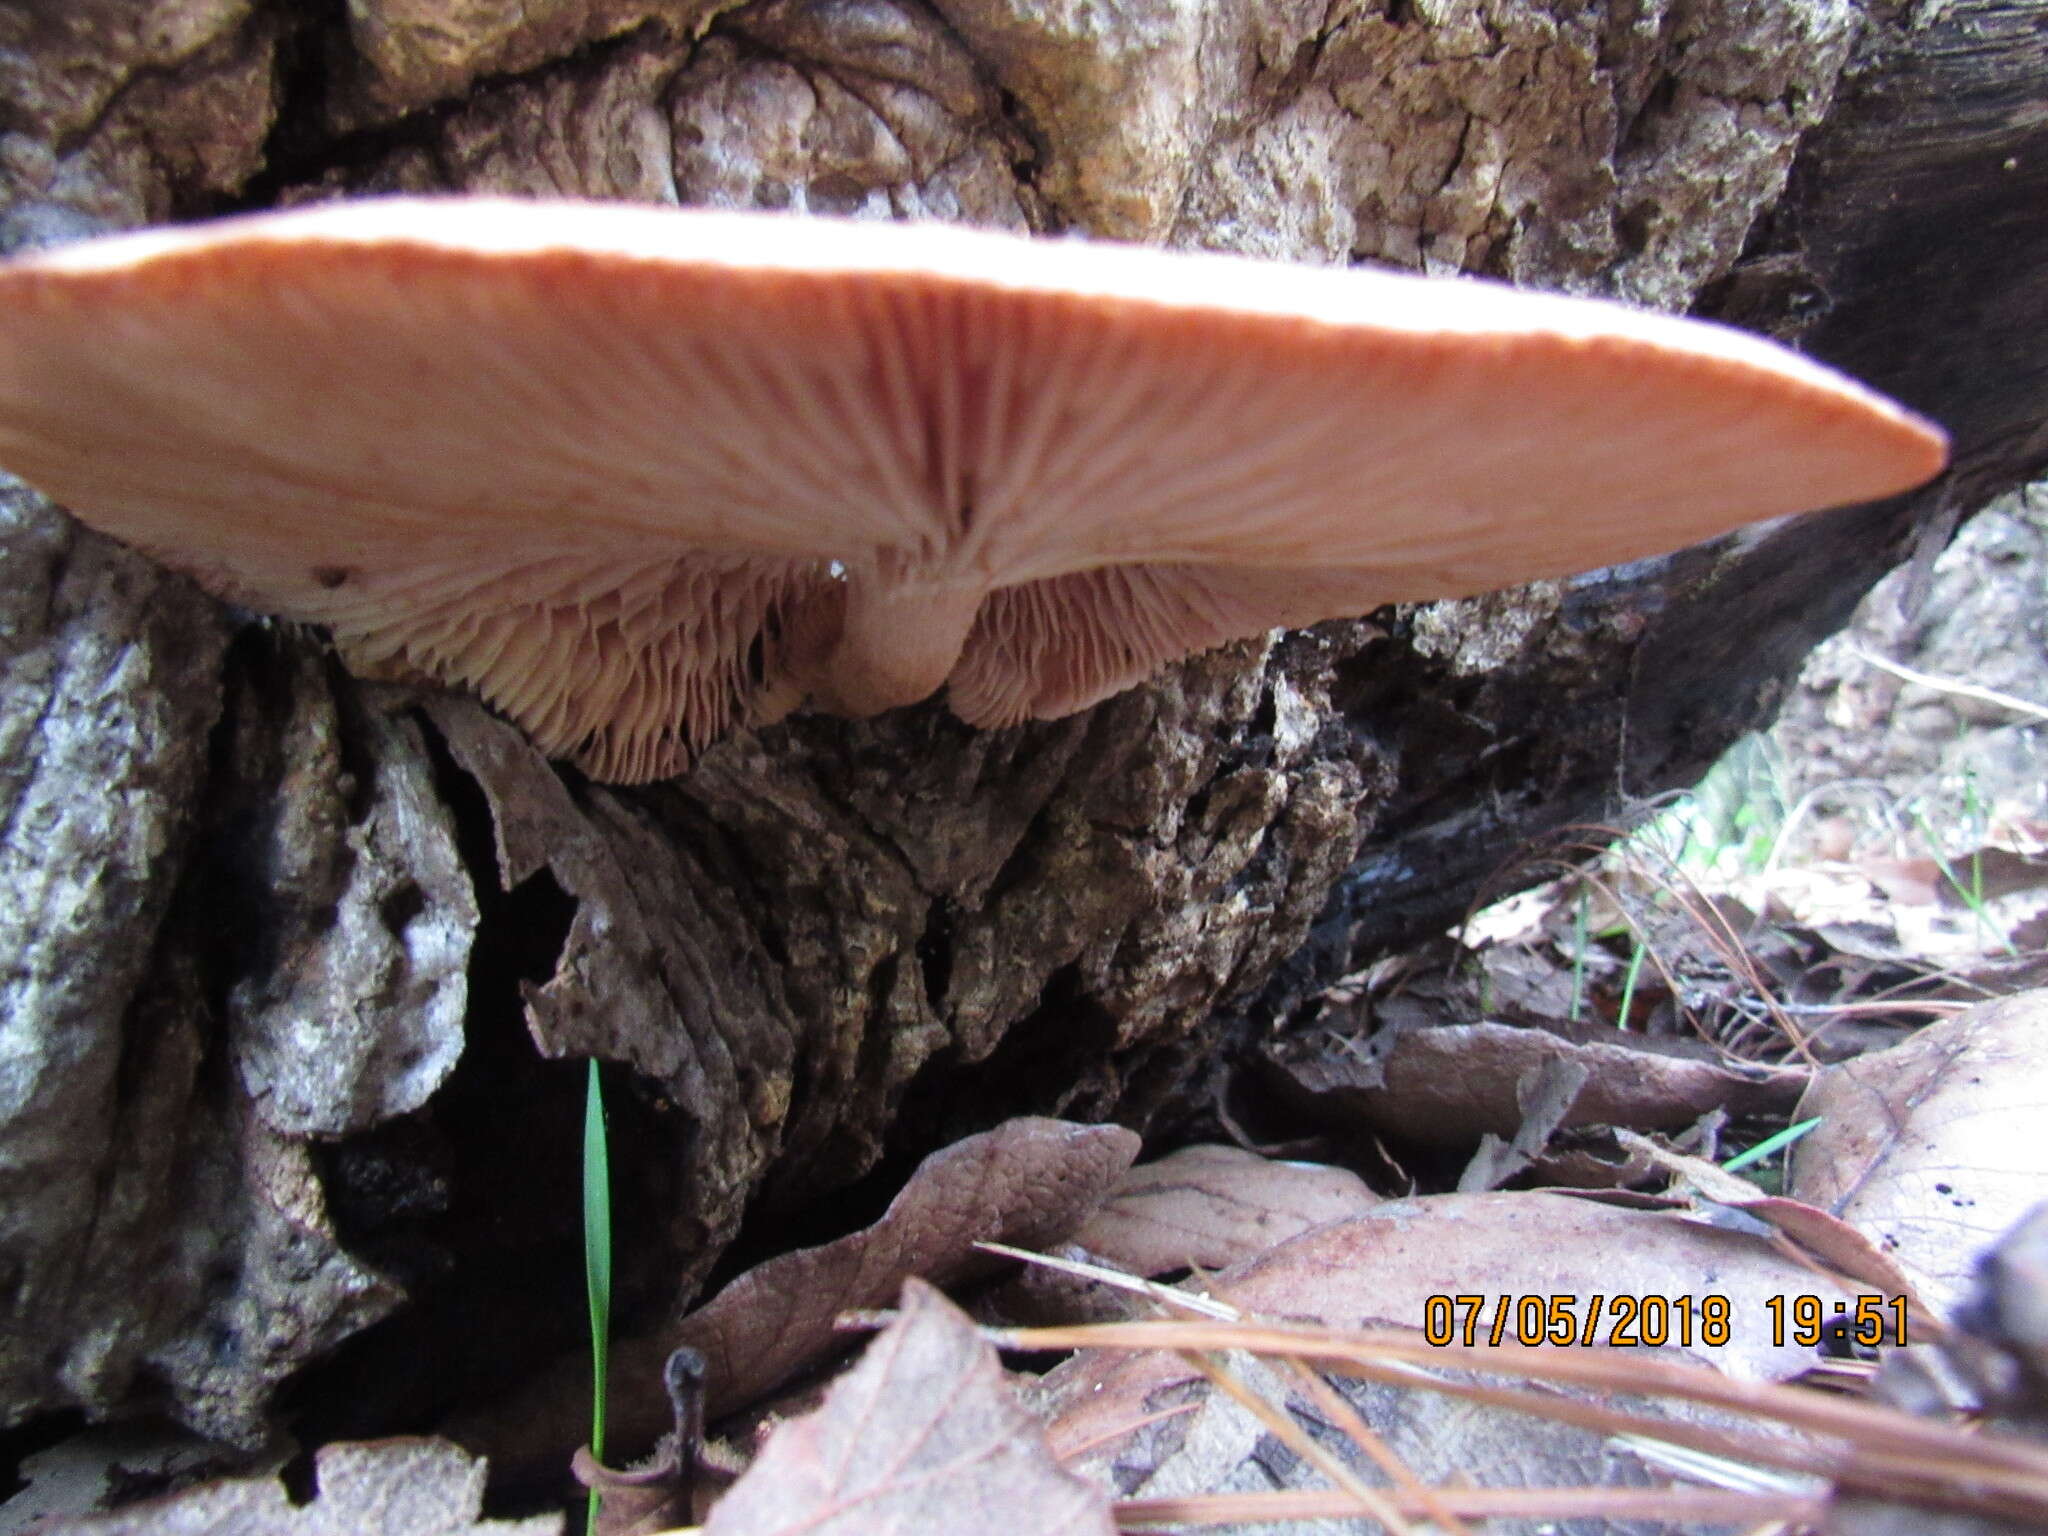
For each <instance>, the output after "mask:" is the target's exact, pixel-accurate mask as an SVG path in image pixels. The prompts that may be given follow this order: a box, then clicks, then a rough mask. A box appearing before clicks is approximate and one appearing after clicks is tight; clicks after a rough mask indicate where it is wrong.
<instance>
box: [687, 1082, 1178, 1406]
mask: <svg viewBox="0 0 2048 1536" xmlns="http://www.w3.org/2000/svg"><path fill="white" fill-rule="evenodd" d="M1138 1145H1139V1143H1138V1138H1137V1136H1136V1135H1135V1134H1133V1133H1132V1132H1130V1131H1127V1130H1124V1129H1122V1128H1121V1127H1120V1126H1114V1125H1071V1124H1068V1123H1067V1122H1065V1121H1062V1120H1046V1119H1039V1118H1033V1117H1026V1118H1022V1119H1017V1120H1010V1121H1007V1122H1005V1123H1004V1124H1002V1125H999V1126H997V1127H996V1128H995V1129H994V1130H992V1131H985V1132H983V1133H982V1134H981V1135H979V1136H970V1137H968V1138H967V1139H966V1140H965V1141H958V1142H955V1143H954V1144H953V1145H952V1146H950V1147H945V1148H942V1149H941V1150H939V1151H937V1152H934V1153H933V1154H932V1155H931V1156H930V1157H928V1158H926V1159H925V1160H924V1162H923V1163H921V1164H920V1165H919V1166H918V1169H917V1172H916V1173H914V1174H912V1175H911V1178H910V1182H909V1183H908V1184H906V1185H905V1186H904V1187H903V1191H902V1193H900V1194H899V1195H897V1197H896V1198H895V1200H893V1201H892V1202H891V1203H890V1205H889V1209H888V1210H887V1211H886V1212H885V1213H884V1214H883V1216H882V1219H881V1220H880V1221H878V1222H876V1223H875V1224H874V1225H873V1226H871V1227H868V1228H866V1229H864V1230H863V1231H860V1232H856V1233H854V1234H852V1235H851V1236H849V1237H842V1238H840V1239H839V1240H838V1241H837V1242H832V1243H826V1244H824V1245H823V1246H821V1247H817V1248H803V1249H799V1250H798V1251H796V1252H795V1253H786V1254H782V1255H781V1256H779V1257H777V1258H773V1259H770V1260H769V1261H768V1262H767V1263H765V1264H762V1265H759V1266H758V1267H756V1268H754V1269H751V1270H748V1271H747V1272H746V1273H745V1274H743V1275H741V1276H740V1277H739V1278H738V1279H737V1280H735V1281H733V1282H732V1284H730V1285H728V1286H727V1287H726V1288H725V1289H724V1290H722V1291H720V1292H719V1293H718V1295H717V1296H716V1297H715V1298H713V1300H712V1301H710V1302H709V1303H708V1304H707V1305H705V1306H703V1307H700V1308H699V1309H698V1310H697V1311H695V1312H693V1313H691V1314H690V1315H689V1316H688V1317H686V1318H685V1319H684V1320H683V1322H682V1324H681V1326H680V1327H678V1328H676V1329H674V1330H672V1331H671V1333H670V1335H669V1336H668V1337H667V1338H666V1339H664V1340H663V1341H662V1343H661V1346H660V1347H661V1354H662V1357H663V1358H664V1359H665V1358H666V1357H667V1354H668V1352H669V1351H670V1350H672V1349H675V1348H678V1347H681V1348H687V1349H694V1350H697V1351H698V1352H699V1353H701V1354H702V1355H703V1356H704V1358H705V1359H706V1361H708V1362H709V1363H710V1366H711V1376H710V1383H709V1391H708V1398H707V1407H706V1411H707V1415H708V1416H709V1417H711V1418H717V1417H719V1416H720V1415H721V1414H725V1413H729V1412H731V1411H732V1410H734V1409H736V1408H743V1407H745V1406H746V1405H747V1404H748V1403H750V1402H752V1401H754V1400H755V1399H756V1398H758V1397H760V1396H761V1395H762V1394H764V1393H766V1392H768V1391H771V1390H772V1389H773V1388H774V1387H776V1386H777V1385H779V1384H780V1383H782V1382H784V1381H787V1380H788V1379H789V1378H790V1377H791V1376H793V1375H795V1374H796V1373H797V1372H798V1371H800V1370H803V1369H804V1368H806V1367H807V1366H810V1365H814V1364H816V1363H817V1362H818V1361H819V1360H821V1359H823V1358H824V1357H825V1356H828V1355H830V1354H832V1353H834V1352H836V1351H837V1350H839V1349H841V1348H843V1347H844V1345H845V1337H844V1335H842V1334H839V1333H837V1332H835V1331H834V1328H833V1319H834V1318H836V1317H837V1316H838V1314H839V1313H841V1312H843V1311H849V1310H857V1309H860V1308H865V1307H879V1306H886V1305H887V1304H888V1303H889V1301H890V1299H891V1298H892V1297H894V1296H895V1294H896V1291H897V1287H899V1286H900V1285H901V1284H902V1283H903V1281H904V1279H905V1278H906V1277H907V1276H911V1275H920V1276H924V1277H926V1278H928V1279H931V1280H934V1281H936V1282H938V1283H940V1284H947V1283H951V1282H952V1281H954V1280H956V1279H959V1278H961V1277H963V1276H965V1275H967V1274H969V1273H971V1272H973V1271H976V1270H981V1269H987V1268H991V1267H993V1264H994V1261H991V1260H990V1259H989V1258H988V1257H987V1256H986V1255H985V1254H982V1253H981V1252H980V1251H979V1250H977V1249H976V1248H975V1246H974V1245H975V1244H976V1243H978V1242H985V1241H993V1242H1002V1243H1008V1244H1011V1245H1012V1246H1014V1247H1020V1248H1041V1247H1049V1246H1051V1245H1052V1244H1054V1243H1057V1242H1060V1241H1061V1240H1063V1239H1064V1238H1066V1237H1067V1236H1068V1235H1069V1234H1070V1233H1071V1232H1072V1231H1073V1230H1074V1228H1075V1227H1077V1226H1078V1225H1079V1224H1080V1223H1081V1222H1082V1221H1084V1220H1085V1219H1086V1218H1087V1217H1088V1215H1089V1213H1091V1212H1092V1211H1093V1210H1094V1209H1095V1208H1096V1206H1097V1205H1099V1204H1100V1203H1101V1202H1102V1200H1103V1198H1104V1197H1105V1196H1106V1195H1107V1194H1108V1193H1109V1191H1110V1190H1111V1189H1112V1188H1113V1187H1114V1186H1115V1183H1116V1180H1117V1179H1118V1177H1120V1176H1121V1175H1122V1174H1123V1172H1124V1170H1125V1169H1127V1168H1128V1167H1130V1165H1131V1161H1132V1159H1133V1158H1135V1157H1136V1156H1137V1155H1138Z"/></svg>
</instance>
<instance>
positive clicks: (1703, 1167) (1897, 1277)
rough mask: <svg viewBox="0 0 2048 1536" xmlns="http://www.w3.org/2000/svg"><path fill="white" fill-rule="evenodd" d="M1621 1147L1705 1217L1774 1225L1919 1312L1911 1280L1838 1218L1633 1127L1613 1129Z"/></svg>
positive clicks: (1842, 1270)
mask: <svg viewBox="0 0 2048 1536" xmlns="http://www.w3.org/2000/svg"><path fill="white" fill-rule="evenodd" d="M1616 1135H1617V1137H1618V1139H1619V1140H1620V1142H1621V1144H1622V1145H1623V1146H1624V1147H1627V1148H1629V1149H1630V1150H1631V1151H1637V1152H1641V1153H1642V1154H1644V1156H1645V1157H1646V1158H1647V1160H1648V1161H1649V1162H1651V1163H1652V1164H1654V1165H1655V1166H1657V1167H1659V1168H1662V1169H1663V1170H1664V1171H1665V1172H1667V1173H1670V1174H1672V1175H1673V1176H1675V1177H1676V1178H1677V1179H1679V1180H1680V1181H1681V1183H1682V1184H1683V1185H1689V1186H1690V1189H1691V1192H1692V1193H1693V1195H1694V1196H1695V1197H1696V1200H1695V1209H1697V1210H1698V1211H1699V1212H1700V1213H1701V1214H1702V1215H1703V1216H1705V1217H1706V1218H1707V1219H1708V1220H1718V1219H1722V1218H1723V1217H1725V1216H1727V1213H1730V1212H1739V1213H1740V1214H1741V1215H1742V1216H1747V1217H1749V1218H1750V1219H1751V1220H1752V1221H1755V1222H1758V1223H1761V1224H1762V1225H1763V1226H1766V1227H1771V1228H1774V1229H1776V1230H1777V1231H1778V1232H1779V1233H1781V1234H1782V1235H1784V1236H1785V1237H1788V1238H1790V1239H1791V1240H1792V1241H1793V1242H1795V1243H1797V1244H1798V1245H1799V1246H1800V1247H1802V1248H1805V1249H1806V1250H1807V1251H1808V1252H1809V1253H1811V1254H1812V1255H1813V1256H1814V1257H1815V1258H1816V1259H1818V1260H1819V1261H1820V1262H1821V1263H1823V1264H1826V1265H1827V1266H1829V1267H1830V1268H1831V1269H1833V1270H1834V1271H1835V1272H1836V1273H1837V1274H1841V1275H1846V1276H1847V1277H1848V1278H1849V1279H1851V1280H1859V1281H1861V1282H1862V1283H1863V1284H1865V1285H1870V1286H1875V1287H1877V1289H1878V1290H1880V1291H1883V1292H1884V1293H1885V1294H1887V1295H1891V1296H1904V1297H1906V1298H1908V1299H1909V1300H1910V1301H1912V1303H1913V1304H1914V1305H1915V1306H1916V1307H1919V1308H1922V1309H1923V1311H1924V1310H1925V1309H1926V1307H1927V1303H1926V1300H1925V1298H1923V1297H1921V1296H1920V1295H1919V1294H1918V1293H1917V1292H1916V1291H1915V1289H1914V1286H1913V1278H1912V1276H1910V1275H1908V1274H1907V1273H1906V1272H1905V1271H1904V1270H1902V1269H1901V1268H1899V1266H1898V1265H1897V1264H1896V1263H1894V1262H1893V1261H1892V1259H1891V1257H1890V1256H1889V1255H1888V1254H1886V1253H1885V1252H1884V1250H1883V1249H1881V1248H1879V1247H1878V1246H1877V1245H1876V1244H1875V1243H1873V1242H1871V1240H1870V1239H1869V1238H1868V1237H1867V1236H1865V1235H1864V1234H1863V1233H1862V1232H1859V1231H1858V1230H1857V1229H1856V1228H1854V1227H1852V1226H1850V1225H1849V1223H1847V1222H1846V1221H1843V1220H1841V1219H1840V1218H1838V1217H1834V1216H1830V1215H1829V1214H1828V1213H1827V1212H1826V1211H1824V1210H1821V1209H1820V1208H1819V1207H1818V1206H1814V1205H1808V1204H1807V1203H1806V1202H1805V1201H1804V1200H1792V1199H1788V1198H1787V1197H1785V1196H1784V1195H1774V1194H1771V1193H1770V1192H1769V1191H1768V1190H1765V1189H1762V1188H1760V1187H1759V1186H1757V1185H1755V1184H1752V1183H1750V1182H1749V1180H1747V1179H1745V1178H1743V1177H1742V1175H1740V1174H1737V1173H1730V1172H1728V1171H1727V1170H1726V1169H1725V1168H1723V1167H1721V1166H1720V1164H1718V1163H1710V1162H1708V1161H1707V1160H1706V1159H1704V1158H1698V1157H1688V1156H1686V1155H1685V1154H1684V1153H1680V1152H1673V1151H1672V1150H1670V1148H1668V1147H1661V1146H1659V1145H1657V1143H1655V1142H1653V1141H1651V1140H1650V1138H1649V1137H1647V1136H1638V1135H1636V1134H1635V1133H1634V1132H1632V1131H1620V1132H1617V1133H1616Z"/></svg>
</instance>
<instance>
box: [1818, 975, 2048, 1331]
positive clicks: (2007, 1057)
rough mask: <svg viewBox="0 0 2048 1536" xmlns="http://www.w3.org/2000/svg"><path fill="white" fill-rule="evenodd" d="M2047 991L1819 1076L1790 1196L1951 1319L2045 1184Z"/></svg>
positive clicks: (1936, 1027) (2003, 1002)
mask: <svg viewBox="0 0 2048 1536" xmlns="http://www.w3.org/2000/svg"><path fill="white" fill-rule="evenodd" d="M2044 1037H2048V991H2039V992H2025V993H2021V994H2020V995H2018V996H2017V997H2008V998H2001V999H1999V1000H1998V1001H1996V1002H1991V1003H1985V1004H1982V1005H1980V1006H1978V1007H1976V1008H1972V1009H1970V1010H1969V1011H1968V1012H1967V1013H1961V1014H1958V1015H1956V1016H1955V1017H1954V1018H1952V1019H1944V1020H1942V1021H1941V1022H1940V1023H1938V1024H1930V1025H1928V1026H1927V1027H1926V1028H1925V1029H1923V1030H1921V1031H1920V1032H1919V1033H1918V1034H1917V1035H1915V1036H1914V1037H1913V1038H1912V1039H1911V1040H1909V1041H1907V1042H1906V1043H1905V1044H1904V1045H1900V1046H1895V1047H1893V1048H1892V1049H1891V1050H1888V1051H1880V1052H1877V1053H1876V1054H1874V1055H1869V1056H1860V1057H1858V1058H1856V1059H1855V1060H1853V1061H1845V1062H1841V1063H1839V1064H1837V1065H1835V1066H1831V1067H1828V1068H1826V1069H1825V1070H1823V1071H1822V1072H1821V1073H1820V1075H1819V1076H1818V1077H1816V1078H1815V1080H1814V1084H1813V1087H1812V1088H1811V1089H1809V1090H1808V1092H1807V1094H1806V1097H1805V1098H1804V1099H1802V1100H1801V1101H1800V1105H1799V1109H1798V1110H1797V1112H1796V1113H1797V1115H1798V1117H1799V1118H1801V1119H1805V1118H1808V1117H1814V1116H1817V1117H1819V1119H1820V1122H1821V1123H1820V1124H1819V1125H1818V1126H1817V1127H1815V1128H1814V1130H1813V1131H1812V1133H1811V1134H1809V1135H1808V1136H1807V1137H1806V1138H1805V1139H1804V1140H1803V1141H1802V1142H1800V1144H1799V1145H1798V1147H1797V1148H1795V1149H1794V1151H1793V1154H1792V1176H1791V1185H1790V1187H1791V1192H1792V1194H1793V1195H1794V1196H1795V1197H1797V1198H1798V1199H1801V1200H1804V1201H1805V1202H1806V1203H1808V1204H1809V1205H1816V1206H1819V1207H1820V1208H1821V1209H1823V1210H1825V1211H1828V1212H1830V1213H1832V1214H1834V1215H1836V1216H1839V1217H1840V1218H1841V1219H1842V1220H1843V1221H1846V1222H1848V1223H1849V1224H1850V1225H1851V1226H1853V1227H1856V1228H1857V1229H1858V1230H1860V1231H1862V1232H1863V1233H1865V1234H1866V1235H1867V1236H1869V1237H1870V1238H1871V1239H1872V1240H1873V1241H1874V1242H1876V1243H1877V1244H1878V1246H1879V1247H1881V1248H1882V1249H1883V1250H1884V1251H1885V1252H1886V1253H1887V1254H1889V1255H1890V1256H1891V1257H1892V1258H1894V1259H1895V1260H1896V1261H1897V1262H1898V1264H1899V1265H1900V1267H1901V1268H1903V1269H1904V1270H1905V1271H1906V1273H1907V1274H1908V1275H1909V1276H1910V1277H1911V1278H1912V1279H1913V1281H1914V1283H1915V1286H1916V1287H1917V1289H1918V1290H1919V1291H1920V1293H1921V1294H1922V1295H1923V1296H1925V1297H1926V1298H1927V1300H1928V1301H1929V1302H1931V1303H1932V1304H1933V1305H1934V1306H1935V1307H1936V1308H1938V1309H1940V1310H1942V1311H1944V1312H1946V1311H1948V1310H1949V1309H1950V1308H1952V1307H1953V1306H1954V1304H1955V1303H1956V1302H1957V1301H1958V1300H1959V1299H1960V1298H1961V1296H1962V1295H1963V1293H1964V1292H1965V1290H1966V1289H1967V1287H1968V1285H1969V1283H1970V1279H1971V1275H1972V1271H1973V1266H1974V1264H1975V1261H1976V1256H1977V1254H1978V1252H1979V1251H1980V1250H1981V1249H1983V1248H1986V1247H1988V1246H1989V1245H1990V1244H1991V1243H1992V1242H1993V1241H1994V1240H1995V1239H1996V1238H1997V1237H1998V1236H1999V1234H2000V1233H2002V1232H2004V1231H2005V1230H2006V1229H2007V1228H2008V1227H2010V1226H2011V1225H2012V1224H2013V1223H2014V1222H2016V1221H2018V1220H2019V1218H2020V1216H2021V1215H2022V1214H2023V1213H2024V1212H2025V1211H2026V1209H2027V1207H2028V1206H2029V1205H2031V1204H2032V1203H2033V1202H2034V1201H2035V1200H2036V1199H2038V1198H2039V1197H2040V1194H2041V1191H2042V1189H2043V1187H2044V1185H2048V1143H2044V1142H2043V1140H2042V1137H2041V1114H2042V1107H2043V1105H2044V1104H2048V1049H2044V1048H2043V1039H2044Z"/></svg>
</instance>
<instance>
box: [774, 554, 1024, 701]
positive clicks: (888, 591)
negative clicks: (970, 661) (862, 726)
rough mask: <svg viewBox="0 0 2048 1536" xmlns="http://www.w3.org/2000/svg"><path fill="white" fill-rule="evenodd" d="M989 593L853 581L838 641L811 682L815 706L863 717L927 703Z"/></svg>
mask: <svg viewBox="0 0 2048 1536" xmlns="http://www.w3.org/2000/svg"><path fill="white" fill-rule="evenodd" d="M987 595H988V594H987V589H986V588H985V587H983V586H982V585H981V584H980V583H979V582H971V583H958V582H945V583H939V582H915V583H909V584H901V583H897V582H885V581H876V580H873V579H869V580H862V579H860V578H859V577H855V578H852V579H851V580H850V581H849V582H848V583H847V589H846V608H845V616H844V618H843V620H842V622H841V624H840V629H839V641H838V644H837V645H835V646H834V647H833V648H832V652H831V654H830V656H829V657H828V658H827V660H826V662H825V665H824V668H823V672H822V676H820V677H819V678H818V679H817V680H816V681H815V682H814V683H813V692H814V693H815V695H816V697H817V702H818V703H819V704H821V705H822V706H823V707H824V708H826V709H828V710H830V711H832V712H833V713H834V714H840V715H852V716H855V717H865V716H868V715H879V714H880V713H881V712H882V711H883V710H885V709H895V708H897V707H898V706H899V705H904V704H915V703H916V702H917V701H918V700H919V699H926V698H930V697H931V696H932V695H933V694H934V693H937V692H938V691H939V688H940V686H941V685H942V684H944V682H945V681H946V678H947V676H948V675H949V674H950V673H951V672H952V670H953V666H954V664H955V663H956V662H958V661H959V659H960V648H961V647H962V646H963V645H965V644H966V643H967V634H968V631H969V630H971V629H972V628H973V627H974V618H975V615H976V614H977V613H979V612H980V611H981V603H982V599H983V598H984V597H986V596H987Z"/></svg>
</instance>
